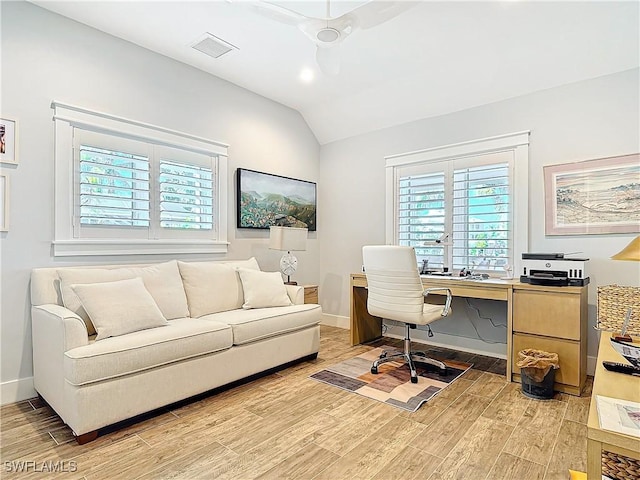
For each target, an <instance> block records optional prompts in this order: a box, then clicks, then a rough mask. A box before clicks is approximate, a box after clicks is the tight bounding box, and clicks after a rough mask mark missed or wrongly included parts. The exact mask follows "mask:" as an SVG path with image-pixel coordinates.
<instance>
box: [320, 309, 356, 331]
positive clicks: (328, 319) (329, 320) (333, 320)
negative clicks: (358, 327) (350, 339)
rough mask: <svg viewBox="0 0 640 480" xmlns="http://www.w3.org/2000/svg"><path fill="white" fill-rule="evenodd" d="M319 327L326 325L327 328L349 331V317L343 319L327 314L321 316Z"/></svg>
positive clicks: (340, 316) (339, 316)
mask: <svg viewBox="0 0 640 480" xmlns="http://www.w3.org/2000/svg"><path fill="white" fill-rule="evenodd" d="M320 325H326V326H328V327H338V328H344V329H346V330H349V329H350V328H351V322H350V321H349V317H343V316H342V315H331V314H329V313H323V314H322V320H320Z"/></svg>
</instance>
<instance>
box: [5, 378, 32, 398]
mask: <svg viewBox="0 0 640 480" xmlns="http://www.w3.org/2000/svg"><path fill="white" fill-rule="evenodd" d="M37 395H38V393H37V392H36V390H35V388H33V377H27V378H19V379H18V380H11V381H9V382H2V383H0V405H7V404H9V403H15V402H20V401H22V400H26V399H27V398H33V397H35V396H37Z"/></svg>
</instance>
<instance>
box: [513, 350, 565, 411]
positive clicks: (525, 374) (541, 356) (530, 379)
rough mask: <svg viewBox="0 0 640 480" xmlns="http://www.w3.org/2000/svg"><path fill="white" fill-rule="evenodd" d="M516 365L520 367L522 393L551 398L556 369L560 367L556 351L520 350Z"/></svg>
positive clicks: (528, 395)
mask: <svg viewBox="0 0 640 480" xmlns="http://www.w3.org/2000/svg"><path fill="white" fill-rule="evenodd" d="M517 365H518V367H520V380H521V381H522V393H523V394H524V395H526V396H527V397H530V398H535V399H538V400H548V399H550V398H553V383H554V381H555V378H556V370H557V369H558V368H560V364H559V359H558V354H557V353H549V352H544V351H542V350H534V349H527V350H521V351H520V352H518V363H517Z"/></svg>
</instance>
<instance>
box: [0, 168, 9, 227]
mask: <svg viewBox="0 0 640 480" xmlns="http://www.w3.org/2000/svg"><path fill="white" fill-rule="evenodd" d="M8 231H9V177H7V176H6V175H0V232H8Z"/></svg>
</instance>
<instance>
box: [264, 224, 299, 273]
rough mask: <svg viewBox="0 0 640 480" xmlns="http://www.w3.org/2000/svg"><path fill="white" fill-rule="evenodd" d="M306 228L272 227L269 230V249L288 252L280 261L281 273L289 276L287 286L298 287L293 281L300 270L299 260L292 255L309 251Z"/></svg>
mask: <svg viewBox="0 0 640 480" xmlns="http://www.w3.org/2000/svg"><path fill="white" fill-rule="evenodd" d="M308 231H309V230H308V229H306V228H295V227H270V228H269V248H270V249H271V250H281V251H283V252H287V253H286V254H284V255H283V256H282V258H281V259H280V271H281V272H282V274H283V275H286V276H287V281H286V282H285V283H286V284H287V285H297V284H298V283H297V282H292V281H291V275H293V274H294V273H295V271H296V269H297V268H298V259H297V258H296V257H295V256H294V255H292V254H291V252H292V251H299V252H300V251H304V250H306V249H307V232H308Z"/></svg>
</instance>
